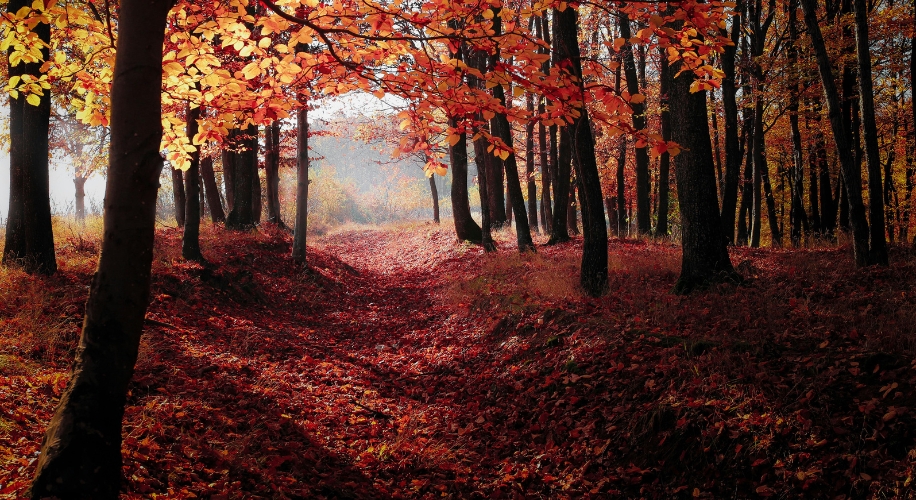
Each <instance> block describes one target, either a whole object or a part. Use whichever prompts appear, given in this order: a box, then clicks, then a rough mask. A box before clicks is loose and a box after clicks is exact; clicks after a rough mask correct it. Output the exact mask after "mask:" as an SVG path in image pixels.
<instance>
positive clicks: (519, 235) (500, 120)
mask: <svg viewBox="0 0 916 500" xmlns="http://www.w3.org/2000/svg"><path fill="white" fill-rule="evenodd" d="M494 19H497V18H496V17H494ZM497 32H498V31H497ZM493 97H495V98H496V99H497V100H498V101H499V103H500V104H501V105H503V106H506V96H505V93H504V92H503V87H502V85H497V86H495V87H493ZM492 126H493V128H494V129H495V130H494V132H496V134H497V136H498V137H499V138H500V139H502V141H503V142H504V143H506V145H507V146H509V148H512V149H514V146H513V143H512V128H511V127H510V125H509V120H508V118H506V115H505V114H503V113H496V116H495V117H494V118H493V123H492ZM515 159H516V156H515V153H509V156H507V157H506V159H505V160H504V161H503V162H502V164H503V166H504V167H505V169H506V172H505V173H506V191H507V192H508V193H509V197H508V198H509V201H510V202H511V204H512V212H514V213H515V238H516V241H517V242H518V251H519V252H528V251H534V241H532V239H531V229H530V228H529V227H528V215H527V214H526V210H525V199H524V198H523V196H522V185H521V183H520V182H519V180H518V167H517V166H516V163H515Z"/></svg>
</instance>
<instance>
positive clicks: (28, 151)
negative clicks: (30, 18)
mask: <svg viewBox="0 0 916 500" xmlns="http://www.w3.org/2000/svg"><path fill="white" fill-rule="evenodd" d="M30 5H31V2H28V1H27V0H11V1H10V2H9V6H8V8H7V11H8V12H10V13H16V12H17V11H18V10H20V9H21V8H23V7H28V6H30ZM33 32H34V33H35V34H36V35H38V38H39V39H40V40H42V41H44V42H45V43H47V44H50V41H51V27H50V25H48V24H44V23H38V24H37V25H36V26H35V27H34V28H33ZM9 51H10V52H12V51H13V48H12V47H11V48H10V49H9ZM41 55H42V59H43V60H44V61H47V60H48V58H49V57H50V53H49V51H48V49H47V48H44V49H41ZM41 65H42V63H41V62H36V63H28V64H27V63H24V62H22V61H20V62H19V64H18V65H16V66H9V68H8V70H9V76H10V77H12V76H25V75H30V76H32V77H33V78H35V79H38V77H39V76H40V75H41V70H40V67H41ZM9 103H10V121H9V124H10V195H9V211H8V212H7V221H6V241H5V242H4V248H3V264H4V265H10V264H12V263H16V264H17V265H20V266H22V268H23V270H25V271H26V272H28V273H41V274H54V273H55V272H57V259H56V258H55V256H54V232H53V229H52V227H51V198H50V194H49V184H50V181H49V174H48V150H49V145H48V128H49V126H50V121H51V91H50V90H44V92H43V95H42V96H41V97H40V98H39V103H38V106H33V105H31V104H29V103H28V102H27V101H26V96H24V95H22V94H20V95H19V97H17V98H13V97H12V96H9Z"/></svg>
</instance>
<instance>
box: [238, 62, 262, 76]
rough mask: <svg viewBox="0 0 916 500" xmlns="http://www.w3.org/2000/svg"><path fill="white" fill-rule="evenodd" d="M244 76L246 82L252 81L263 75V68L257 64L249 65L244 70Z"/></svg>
mask: <svg viewBox="0 0 916 500" xmlns="http://www.w3.org/2000/svg"><path fill="white" fill-rule="evenodd" d="M242 74H243V75H245V79H246V80H251V79H253V78H255V77H257V76H260V75H261V68H260V67H259V66H258V63H256V62H252V63H248V65H247V66H245V67H244V68H242Z"/></svg>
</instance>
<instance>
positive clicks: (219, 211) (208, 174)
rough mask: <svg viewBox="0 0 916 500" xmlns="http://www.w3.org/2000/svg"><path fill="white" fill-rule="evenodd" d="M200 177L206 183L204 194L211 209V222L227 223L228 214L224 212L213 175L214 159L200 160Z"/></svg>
mask: <svg viewBox="0 0 916 500" xmlns="http://www.w3.org/2000/svg"><path fill="white" fill-rule="evenodd" d="M200 176H201V178H202V179H203V182H204V187H205V188H206V189H204V192H205V193H207V206H209V207H210V220H211V221H213V223H214V224H216V223H217V222H225V221H226V214H225V212H223V203H222V201H221V200H220V198H219V188H218V187H217V186H216V176H215V175H214V174H213V158H212V157H209V156H208V157H206V158H203V159H202V160H200Z"/></svg>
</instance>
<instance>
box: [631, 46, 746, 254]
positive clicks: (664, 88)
mask: <svg viewBox="0 0 916 500" xmlns="http://www.w3.org/2000/svg"><path fill="white" fill-rule="evenodd" d="M659 73H660V75H659V80H660V85H659V95H660V100H661V117H660V121H661V132H662V140H664V141H665V142H667V141H670V140H671V113H669V111H668V107H669V105H670V103H669V100H668V93H669V92H670V89H669V88H668V86H669V84H670V81H671V76H670V75H669V74H668V73H669V68H668V56H667V55H666V54H665V53H664V52H662V55H661V71H660V72H659ZM624 153H626V151H624ZM670 169H671V155H670V154H669V153H668V152H667V151H665V152H664V153H662V155H661V158H660V159H659V162H658V222H657V223H656V226H655V236H656V237H659V238H665V237H667V236H668V204H669V203H670V199H669V198H670V196H669V193H668V187H669V182H670V181H669V179H670V176H671V174H670ZM732 212H734V210H732ZM732 225H734V223H733V224H732Z"/></svg>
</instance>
